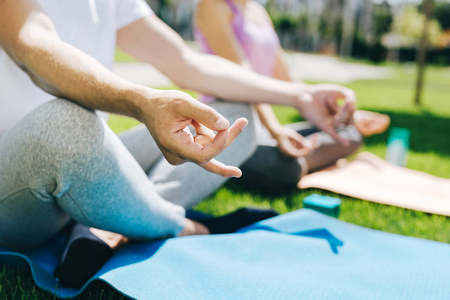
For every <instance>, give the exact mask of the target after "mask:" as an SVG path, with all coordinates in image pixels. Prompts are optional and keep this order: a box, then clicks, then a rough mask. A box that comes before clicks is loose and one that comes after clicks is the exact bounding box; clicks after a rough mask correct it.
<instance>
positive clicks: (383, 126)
mask: <svg viewBox="0 0 450 300" xmlns="http://www.w3.org/2000/svg"><path fill="white" fill-rule="evenodd" d="M353 117H354V119H355V126H356V128H357V129H358V130H359V132H360V133H361V134H362V135H363V136H366V137H367V136H371V135H374V134H380V133H383V132H385V131H386V130H387V129H388V127H389V124H390V123H391V119H390V118H389V117H388V116H387V115H385V114H380V113H377V112H372V111H367V110H357V111H355V112H354V114H353Z"/></svg>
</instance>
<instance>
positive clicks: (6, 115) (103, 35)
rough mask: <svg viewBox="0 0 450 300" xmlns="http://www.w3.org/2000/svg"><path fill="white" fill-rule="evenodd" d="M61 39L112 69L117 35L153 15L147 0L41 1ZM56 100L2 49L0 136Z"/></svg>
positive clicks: (0, 51) (39, 0)
mask: <svg viewBox="0 0 450 300" xmlns="http://www.w3.org/2000/svg"><path fill="white" fill-rule="evenodd" d="M38 2H39V3H40V4H41V6H42V7H43V9H44V10H45V12H46V13H47V14H48V16H49V17H50V19H51V20H52V21H53V23H54V24H55V27H56V30H57V31H58V34H59V36H60V38H61V39H62V40H63V41H65V42H67V43H69V44H71V45H73V46H75V47H77V48H78V49H80V50H82V51H83V52H85V53H87V54H89V55H91V56H92V57H94V58H95V59H97V60H98V61H99V62H100V63H102V64H103V65H104V66H105V67H107V68H109V69H111V67H112V65H113V62H114V50H115V45H116V31H117V30H118V29H120V28H122V27H125V26H126V25H129V24H131V23H133V22H134V21H137V20H139V19H141V18H143V17H146V16H148V15H150V14H152V11H151V9H150V7H149V6H148V5H147V3H146V2H145V1H144V0H38ZM54 98H55V96H53V95H50V94H47V93H45V92H44V91H42V90H41V89H40V88H38V87H37V86H35V85H34V84H33V82H32V81H31V80H30V78H29V77H28V75H27V74H26V73H25V72H23V71H22V70H21V69H20V68H18V67H17V65H16V64H15V63H14V62H13V61H12V60H11V59H10V58H9V57H8V55H7V54H6V53H5V52H4V51H3V50H2V49H1V48H0V136H2V135H3V134H4V133H5V132H6V131H7V130H9V129H11V128H12V127H13V126H14V125H15V124H16V123H18V122H19V121H20V120H21V119H22V118H23V117H25V116H26V115H27V114H28V113H29V112H31V111H32V110H33V109H35V108H36V107H37V106H39V105H41V104H43V103H44V102H46V101H49V100H51V99H54Z"/></svg>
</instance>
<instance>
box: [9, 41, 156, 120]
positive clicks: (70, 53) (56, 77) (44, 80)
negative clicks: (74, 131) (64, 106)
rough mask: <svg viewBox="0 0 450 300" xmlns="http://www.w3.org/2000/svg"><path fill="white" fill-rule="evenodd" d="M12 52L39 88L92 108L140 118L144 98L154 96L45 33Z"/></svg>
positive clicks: (20, 45)
mask: <svg viewBox="0 0 450 300" xmlns="http://www.w3.org/2000/svg"><path fill="white" fill-rule="evenodd" d="M10 50H12V51H11V52H12V53H14V56H13V57H14V60H15V61H16V63H17V64H18V65H19V66H20V67H21V68H22V69H23V70H24V71H25V72H26V73H27V74H28V75H29V76H30V78H31V79H32V80H33V82H34V83H35V84H36V85H38V86H39V87H41V88H42V89H43V90H45V91H46V92H48V93H51V94H53V95H55V96H57V97H63V98H67V99H70V100H72V101H74V102H76V103H78V104H80V105H83V106H85V107H88V108H91V109H99V110H104V111H109V112H113V113H119V114H124V115H128V116H130V117H134V118H139V112H140V107H141V106H142V103H140V102H141V101H143V98H144V97H142V95H143V94H147V95H148V94H151V90H150V89H147V88H144V87H141V86H138V85H135V84H133V83H130V82H128V81H126V80H124V79H122V78H120V77H118V76H116V75H114V74H113V73H112V72H110V71H109V70H107V69H106V68H105V67H103V66H102V65H101V64H100V63H98V62H97V61H96V60H95V59H93V58H91V57H90V56H88V55H86V54H84V53H83V52H81V51H79V50H78V49H76V48H74V47H72V46H70V45H68V44H66V43H64V42H62V41H60V40H59V39H58V38H56V37H55V36H53V35H47V34H42V35H41V36H40V37H39V39H33V40H28V41H27V43H26V44H19V45H17V46H15V47H14V48H13V49H10ZM156 92H157V91H155V93H156Z"/></svg>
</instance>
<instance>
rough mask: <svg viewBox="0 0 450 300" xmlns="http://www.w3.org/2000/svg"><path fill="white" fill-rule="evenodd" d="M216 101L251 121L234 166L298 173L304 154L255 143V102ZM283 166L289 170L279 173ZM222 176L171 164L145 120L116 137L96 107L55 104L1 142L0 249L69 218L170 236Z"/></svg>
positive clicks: (229, 154) (229, 114) (36, 237)
mask: <svg viewBox="0 0 450 300" xmlns="http://www.w3.org/2000/svg"><path fill="white" fill-rule="evenodd" d="M211 106H212V107H213V108H215V109H216V110H217V111H219V112H220V113H221V114H222V115H224V116H225V117H226V118H227V119H228V120H229V121H230V122H234V121H235V120H236V119H237V118H238V117H246V118H247V119H249V126H248V127H247V128H246V129H245V130H244V132H243V133H242V134H241V135H240V136H239V137H238V138H237V139H236V141H235V142H234V143H233V144H232V145H231V146H230V147H228V148H227V149H226V150H225V151H224V152H223V153H221V154H220V155H219V156H218V160H219V161H222V162H224V163H226V164H229V165H236V166H240V165H243V164H244V162H246V161H247V163H246V164H245V165H244V166H243V170H244V172H245V173H249V174H252V173H251V172H253V173H254V175H255V177H254V180H259V179H262V180H266V179H268V180H270V181H271V180H272V178H274V177H278V178H279V177H280V176H274V175H276V174H275V173H273V166H275V167H276V168H278V169H279V170H280V173H281V174H292V176H285V177H286V178H287V181H290V182H294V181H295V180H296V179H294V177H295V178H298V176H299V174H301V169H299V166H300V168H301V164H300V163H299V162H298V160H295V159H294V160H292V159H291V162H290V163H286V162H285V159H284V158H283V157H282V156H280V154H279V151H278V150H277V148H276V146H271V147H270V148H266V146H262V145H261V146H258V147H257V144H258V143H259V139H257V137H256V129H255V123H258V120H257V119H255V117H254V115H255V113H254V111H253V109H252V108H251V107H250V106H249V105H246V104H236V103H228V102H222V101H218V102H215V103H213V104H212V105H211ZM331 144H333V143H331ZM355 144H356V143H355ZM333 145H335V144H333ZM358 145H359V144H358ZM338 148H339V147H338ZM268 149H269V151H267V150H268ZM352 149H356V148H352ZM255 150H256V153H255V155H253V156H252V154H253V153H254V152H255ZM350 150H351V149H350V148H349V149H347V150H345V151H341V152H339V155H340V157H342V156H341V155H343V156H345V155H348V154H350V152H351V151H350ZM353 151H354V150H353ZM335 156H336V155H335ZM250 157H251V159H249V158H250ZM313 158H314V157H313ZM337 158H339V157H337ZM337 158H336V159H337ZM333 159H334V158H333ZM309 160H310V162H311V163H312V164H314V159H309ZM269 162H270V163H269ZM283 165H284V166H286V169H284V168H281V169H280V166H283ZM297 171H299V172H297ZM225 181H226V179H225V178H223V177H221V176H218V175H215V174H212V173H209V172H207V171H205V170H204V169H202V168H200V167H199V166H197V165H195V164H192V163H186V164H183V165H181V166H176V167H175V166H172V165H170V164H169V163H167V162H166V161H165V160H164V159H163V157H162V154H161V152H160V150H159V149H158V147H157V146H156V143H155V142H154V140H153V139H152V138H151V135H150V134H149V133H148V131H147V130H146V128H145V127H143V126H138V127H136V128H133V129H132V130H129V131H127V132H125V133H123V134H121V135H120V136H119V138H118V137H117V136H116V135H115V134H114V133H113V132H112V131H111V130H110V129H109V127H108V126H107V125H106V124H105V123H104V122H103V121H102V120H101V119H100V118H99V117H98V116H97V115H96V114H95V113H94V112H92V111H90V110H87V109H85V108H82V107H81V106H78V105H76V104H74V103H72V102H70V101H67V100H62V99H57V100H53V101H50V102H48V103H46V104H44V105H41V106H40V107H38V108H37V109H36V110H34V111H33V112H32V113H30V114H29V115H28V116H27V117H26V118H25V119H23V120H22V121H21V122H20V123H18V124H17V125H16V126H15V127H14V128H13V129H11V130H10V131H9V132H7V133H6V134H5V135H4V136H2V137H1V138H0V246H3V247H10V248H16V249H19V248H30V247H34V246H36V245H39V244H40V243H42V242H44V241H45V240H47V239H48V238H50V237H51V236H53V235H54V234H55V233H56V232H58V231H59V230H61V228H62V227H64V226H65V224H67V222H68V221H69V220H70V219H71V218H73V219H75V220H77V221H78V222H80V223H83V224H85V225H87V226H92V227H97V228H101V229H104V230H109V231H113V232H118V233H121V234H123V235H126V236H128V237H131V238H137V239H154V238H162V237H170V236H174V235H176V234H177V233H178V232H179V231H180V230H181V229H182V228H183V225H184V215H185V208H190V207H192V206H193V205H195V204H197V203H199V202H200V201H201V200H203V199H204V198H206V197H207V196H208V195H210V194H211V193H213V192H214V191H215V190H217V189H218V188H219V187H220V186H221V185H223V183H224V182H225ZM295 183H296V182H295Z"/></svg>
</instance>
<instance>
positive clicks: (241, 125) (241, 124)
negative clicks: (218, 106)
mask: <svg viewBox="0 0 450 300" xmlns="http://www.w3.org/2000/svg"><path fill="white" fill-rule="evenodd" d="M247 125H248V120H247V119H246V118H239V119H237V120H236V121H235V122H234V123H233V125H231V127H230V129H229V130H228V131H229V133H230V134H229V135H228V138H227V142H226V144H225V148H226V147H228V146H229V145H230V144H231V143H232V142H233V141H234V140H235V139H236V138H237V137H238V136H239V135H240V134H241V133H242V131H243V130H244V129H245V127H247Z"/></svg>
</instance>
